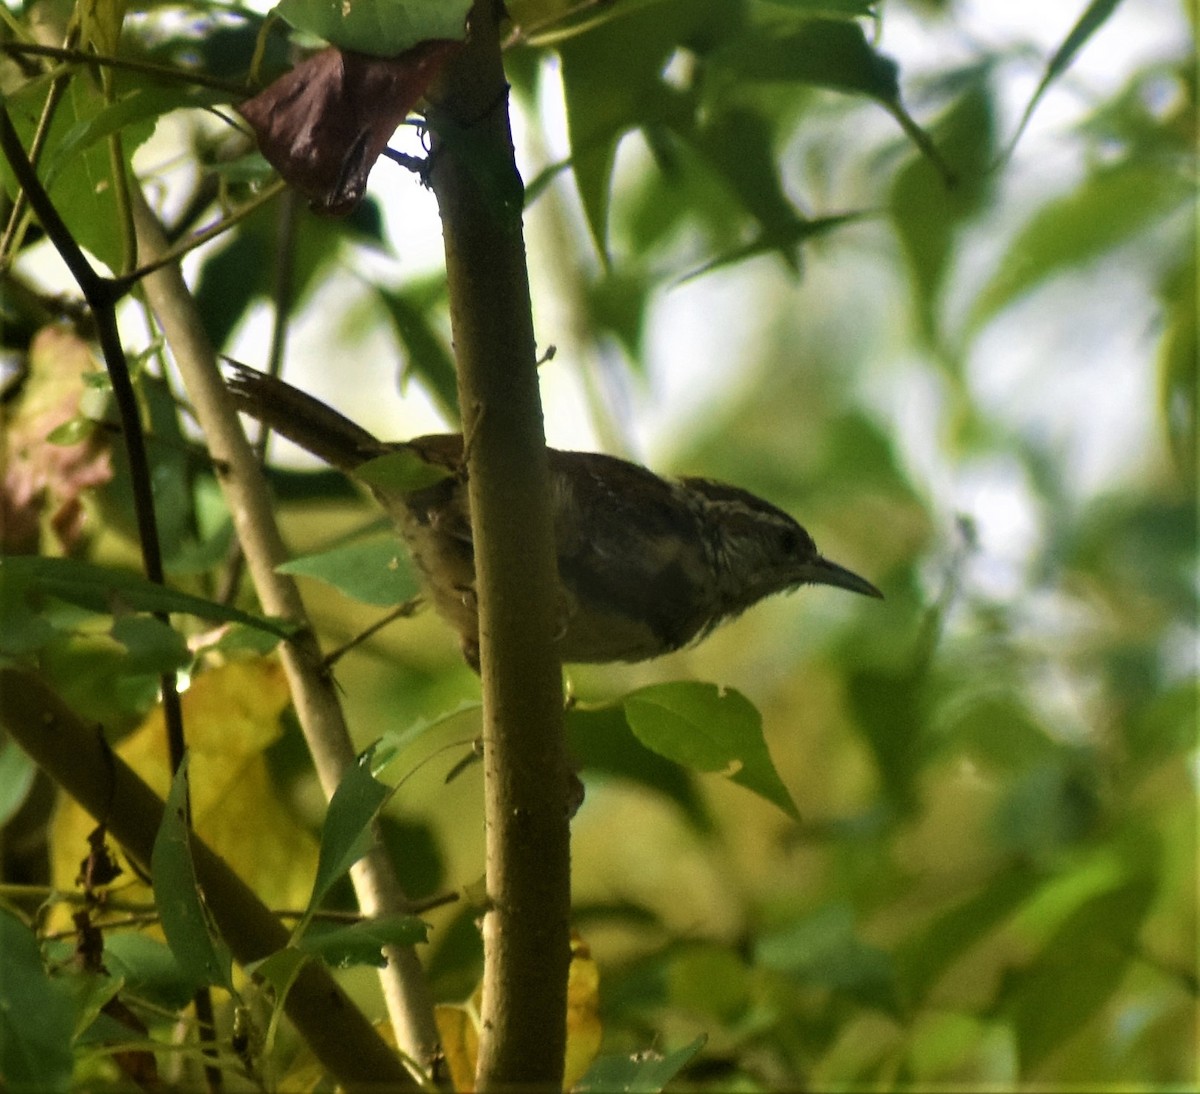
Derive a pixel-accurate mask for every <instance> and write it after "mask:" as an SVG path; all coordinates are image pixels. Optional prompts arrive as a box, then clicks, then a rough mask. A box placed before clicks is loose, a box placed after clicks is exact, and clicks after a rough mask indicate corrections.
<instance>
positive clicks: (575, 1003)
mask: <svg viewBox="0 0 1200 1094" xmlns="http://www.w3.org/2000/svg"><path fill="white" fill-rule="evenodd" d="M481 992H482V988H476V989H475V992H474V994H473V995H472V996H471V998H470V999H469V1000H468V1001H467V1002H466V1003H463V1004H450V1003H439V1004H438V1006H437V1008H436V1018H437V1027H438V1034H439V1036H440V1037H441V1041H442V1051H443V1052H444V1053H445V1055H446V1065H447V1067H448V1068H449V1070H450V1078H451V1080H452V1081H453V1083H454V1089H455V1090H473V1089H474V1088H475V1065H476V1062H477V1061H478V1059H479V1006H480V996H481ZM602 1033H603V1030H602V1027H601V1025H600V970H599V968H598V967H597V965H596V962H595V961H594V960H593V959H592V954H591V950H589V949H588V946H587V943H586V942H584V941H583V939H582V938H580V937H579V935H578V934H576V933H575V932H574V931H572V932H571V968H570V971H569V972H568V973H567V1056H566V1066H565V1068H564V1072H563V1088H564V1089H568V1090H569V1089H570V1088H571V1087H572V1086H574V1085H575V1083H577V1082H578V1081H579V1080H580V1079H581V1078H583V1076H584V1074H585V1073H586V1072H587V1069H588V1068H589V1067H591V1065H592V1061H593V1060H594V1059H595V1058H596V1053H597V1052H599V1051H600V1038H601V1034H602Z"/></svg>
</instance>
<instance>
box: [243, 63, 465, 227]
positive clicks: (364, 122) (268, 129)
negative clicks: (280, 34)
mask: <svg viewBox="0 0 1200 1094" xmlns="http://www.w3.org/2000/svg"><path fill="white" fill-rule="evenodd" d="M461 46H462V43H461V42H454V41H447V40H440V39H439V40H431V41H423V42H421V43H420V44H419V45H416V46H413V47H412V48H411V49H409V50H407V51H406V52H404V53H402V54H400V55H399V56H397V57H390V58H380V57H370V56H368V55H366V54H364V53H353V52H349V51H344V50H340V49H334V48H330V49H326V50H322V51H321V52H320V53H318V54H315V55H314V56H312V57H309V58H308V59H307V60H305V61H301V62H300V64H298V65H297V66H296V67H295V68H294V69H292V70H291V72H288V73H286V74H285V75H283V76H281V77H280V78H279V79H278V80H276V81H275V82H274V83H273V84H271V85H270V86H268V87H267V88H265V89H264V90H263V91H261V92H259V93H258V94H257V95H255V96H254V98H252V99H249V100H247V101H246V102H244V103H242V104H241V106H239V107H238V112H239V113H240V114H241V115H242V117H244V118H245V119H246V121H248V122H249V123H250V125H251V126H252V127H253V129H254V133H255V136H256V137H257V138H258V146H259V149H260V150H261V151H262V154H263V155H264V156H266V158H267V159H268V160H269V161H270V163H271V165H272V166H273V167H274V168H275V169H276V170H277V171H278V172H279V173H280V174H281V175H282V176H283V177H284V178H285V179H286V180H287V181H288V182H290V183H291V184H292V185H294V186H295V187H296V188H297V189H298V190H300V192H301V193H303V194H304V195H305V196H306V197H307V198H308V199H309V201H310V203H311V204H312V206H313V208H314V209H315V210H317V211H319V212H322V213H327V214H330V215H333V216H340V215H343V214H345V213H348V212H350V211H351V210H352V209H353V208H354V207H355V206H356V205H357V204H358V203H359V202H360V201H361V200H362V197H363V194H364V193H365V192H366V187H367V176H368V175H369V174H370V173H371V168H372V167H374V166H375V161H376V160H377V159H378V158H379V156H380V154H381V153H382V152H383V150H384V148H386V147H387V142H388V141H389V140H390V139H391V136H392V134H393V133H394V132H395V131H396V127H397V126H398V125H399V124H400V123H401V122H402V121H404V119H405V117H406V116H407V114H408V112H409V111H410V110H411V109H412V108H413V106H414V105H415V104H416V102H417V100H418V99H420V97H421V96H422V95H423V94H424V92H425V89H426V87H428V86H429V83H430V82H431V81H432V80H433V79H434V77H435V76H437V74H438V72H439V71H440V70H441V68H442V66H443V65H444V64H445V63H446V61H447V60H449V58H450V57H451V56H452V55H453V54H454V53H456V52H457V51H458V50H459V49H460V48H461Z"/></svg>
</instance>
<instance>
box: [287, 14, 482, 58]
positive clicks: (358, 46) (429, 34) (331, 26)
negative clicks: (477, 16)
mask: <svg viewBox="0 0 1200 1094" xmlns="http://www.w3.org/2000/svg"><path fill="white" fill-rule="evenodd" d="M470 7H471V2H470V0H356V2H355V3H353V4H331V3H329V0H281V2H280V4H279V5H278V7H277V8H276V9H275V10H276V11H278V12H279V14H280V15H282V16H283V18H284V19H286V20H287V21H288V22H289V23H291V24H292V26H294V27H296V28H297V29H298V30H306V31H308V32H309V33H310V34H315V35H316V36H317V37H318V38H324V39H325V40H326V41H327V42H329V43H330V44H331V45H335V46H340V47H341V48H342V49H352V50H356V51H357V52H359V53H369V54H372V55H373V56H375V57H395V56H396V55H397V54H400V53H403V52H404V51H405V50H406V49H411V48H412V47H413V46H415V45H416V44H417V43H418V42H424V41H426V40H428V39H430V38H454V39H460V38H463V37H465V36H466V21H467V12H468V11H469V10H470Z"/></svg>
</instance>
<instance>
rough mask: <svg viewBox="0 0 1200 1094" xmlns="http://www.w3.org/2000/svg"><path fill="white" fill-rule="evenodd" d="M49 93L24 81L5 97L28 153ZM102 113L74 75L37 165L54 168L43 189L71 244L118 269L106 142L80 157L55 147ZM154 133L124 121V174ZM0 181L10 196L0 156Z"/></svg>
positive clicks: (150, 126) (88, 87)
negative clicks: (54, 165) (65, 153)
mask: <svg viewBox="0 0 1200 1094" xmlns="http://www.w3.org/2000/svg"><path fill="white" fill-rule="evenodd" d="M48 91H49V78H47V77H41V78H38V79H35V80H30V81H29V82H28V83H26V84H25V85H24V86H23V87H20V88H18V89H17V90H16V91H15V92H12V93H11V94H8V95H6V97H5V106H6V107H7V108H8V110H9V112H10V114H11V116H12V120H13V125H14V126H15V127H16V130H17V133H18V134H19V135H20V137H21V140H22V143H23V144H24V146H25V148H26V149H28V148H29V146H30V143H31V141H32V139H33V134H34V133H35V132H36V131H37V130H38V127H39V117H40V115H41V109H42V104H43V102H44V101H45V98H46V95H47V93H48ZM105 109H106V104H105V102H104V98H103V96H102V95H100V93H99V92H98V91H96V90H94V89H93V87H92V84H91V81H90V79H89V78H88V76H87V75H86V74H84V73H82V70H81V71H80V73H78V74H76V75H75V76H74V77H73V78H72V79H71V80H70V81H69V83H68V84H67V89H66V92H65V94H64V95H63V97H62V99H61V101H60V102H59V105H58V109H57V111H56V112H55V114H54V118H53V121H52V123H51V125H50V129H49V133H48V136H47V138H46V142H45V145H44V149H43V157H44V158H43V162H50V163H54V162H57V163H58V168H57V170H56V171H55V173H54V175H53V177H52V178H51V180H50V182H49V183H48V184H47V190H48V192H49V194H50V198H51V200H52V201H53V202H54V206H55V208H56V209H57V210H58V213H59V215H60V216H61V217H62V218H63V220H64V221H65V222H66V225H67V227H68V228H69V229H70V230H71V235H72V236H73V237H74V239H75V241H76V242H77V243H78V244H79V245H80V246H81V247H83V248H84V249H85V250H87V251H89V252H91V254H93V255H95V256H96V257H97V258H98V259H100V261H101V262H103V263H105V264H106V265H107V266H108V267H109V268H110V269H119V268H120V265H121V256H122V241H121V236H120V223H121V221H120V218H119V216H118V214H117V205H116V197H115V190H116V188H115V187H114V186H113V182H112V162H111V159H110V156H109V148H108V144H107V142H104V141H99V142H93V143H91V144H90V146H89V147H87V148H86V149H85V150H84V151H83V152H81V153H78V154H71V155H65V156H62V157H61V158H60V157H59V148H60V147H61V145H62V143H63V142H64V141H65V140H67V139H68V138H69V139H70V140H72V141H73V142H74V141H76V140H78V139H79V138H78V136H77V134H78V133H81V132H83V129H77V128H76V127H84V128H86V127H88V126H89V125H90V124H91V123H92V122H93V121H94V120H95V119H96V118H97V116H98V115H100V114H102V113H103V112H104V111H105ZM153 132H154V121H153V119H152V118H149V117H142V118H139V119H136V120H127V121H126V122H125V123H124V128H123V129H122V130H121V138H122V141H121V152H122V155H123V157H124V161H123V169H124V170H126V171H128V170H129V169H130V159H131V157H132V156H133V153H134V151H135V150H136V149H137V148H138V146H139V145H141V144H142V143H144V142H145V141H146V140H148V139H149V138H150V136H151V135H152V133H153ZM0 181H2V182H3V184H4V186H5V187H6V189H7V190H8V192H9V195H10V196H13V195H14V194H15V192H16V180H15V179H14V178H13V176H12V173H11V171H10V170H9V168H8V163H7V160H5V159H4V158H3V157H0Z"/></svg>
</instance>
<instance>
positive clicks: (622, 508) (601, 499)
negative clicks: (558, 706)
mask: <svg viewBox="0 0 1200 1094" xmlns="http://www.w3.org/2000/svg"><path fill="white" fill-rule="evenodd" d="M228 386H229V390H230V392H231V394H232V395H233V398H234V402H235V405H236V406H237V409H238V410H239V411H241V412H243V413H245V414H247V415H249V416H250V417H252V418H256V419H258V420H259V421H261V422H263V423H264V424H265V425H267V426H269V427H270V428H271V429H273V430H275V431H276V432H278V433H280V434H282V435H283V436H284V437H287V438H288V439H289V440H291V441H292V442H294V443H295V444H297V445H299V446H300V447H301V448H304V449H306V450H308V451H309V452H311V453H313V454H314V455H316V456H318V457H319V458H321V459H322V460H324V461H325V462H327V463H330V464H332V465H333V466H334V467H337V468H339V469H340V470H342V471H344V472H346V473H347V474H349V475H351V476H353V475H354V472H355V470H356V469H357V468H358V467H360V466H361V465H362V464H364V463H365V462H366V461H368V460H372V459H374V458H376V457H379V456H383V455H387V454H388V453H392V452H400V451H407V452H409V453H411V454H412V455H414V456H416V457H417V458H418V459H419V461H420V462H421V463H422V464H425V465H427V466H428V467H429V468H431V469H432V470H433V471H434V472H444V475H438V474H434V475H433V476H432V478H433V479H434V481H433V482H432V483H431V484H422V485H418V486H415V487H414V488H412V489H405V490H398V489H384V488H381V487H377V486H373V487H372V490H373V492H374V493H375V495H376V497H377V498H378V499H379V501H380V502H381V503H382V504H383V506H384V507H385V508H386V509H387V510H388V512H389V514H390V515H391V517H392V519H393V521H394V522H395V524H396V527H397V529H398V531H399V533H400V535H401V537H402V538H403V539H404V541H405V543H406V544H407V546H408V549H409V551H410V552H411V554H412V557H413V560H414V562H415V563H416V566H417V568H418V570H419V571H420V573H421V578H422V583H423V585H424V589H425V592H426V595H427V596H428V598H429V600H430V601H431V602H432V603H433V606H434V608H435V609H436V610H437V612H438V614H439V615H441V616H442V618H443V619H444V620H445V621H446V622H447V623H449V624H450V626H451V627H453V628H454V630H455V631H456V632H457V634H458V636H459V640H460V643H461V645H462V649H463V654H464V656H465V657H466V659H467V661H468V662H469V663H470V664H471V665H472V667H474V668H476V669H478V657H479V639H478V635H479V620H478V615H477V608H476V600H475V560H474V549H473V545H472V541H471V519H470V511H469V503H468V499H467V484H466V467H465V465H464V462H463V439H462V436H461V434H433V435H430V436H426V437H417V438H415V439H414V440H411V441H404V442H395V443H389V442H384V441H380V440H378V439H377V438H375V437H374V436H372V435H371V434H370V433H368V432H367V431H366V430H365V429H362V428H361V427H360V426H358V425H355V424H354V423H353V422H351V421H350V420H349V419H347V418H345V417H343V416H342V415H341V414H339V413H338V412H337V411H335V410H334V409H333V408H332V407H329V406H327V405H326V404H324V403H322V402H321V401H320V400H318V399H315V398H313V397H312V396H310V395H307V394H305V393H304V392H302V391H300V390H299V389H297V388H295V387H293V386H292V385H290V384H288V383H285V382H284V381H282V380H279V379H276V378H274V377H271V376H268V375H266V374H264V373H260V372H256V371H254V370H253V369H248V368H245V367H242V366H239V367H238V368H237V370H236V371H235V372H234V373H233V375H232V376H231V378H230V379H229V382H228ZM548 457H549V463H550V483H551V491H552V498H551V504H552V510H553V513H554V532H555V539H556V545H557V554H558V574H559V579H560V582H561V586H562V597H563V601H564V610H563V622H562V627H561V631H560V634H559V636H558V647H559V648H558V652H559V655H560V657H561V659H562V660H563V661H564V662H585V661H586V662H606V661H643V660H646V659H648V658H651V657H658V656H659V655H661V654H664V653H669V652H671V651H672V650H677V649H680V648H682V647H684V646H687V645H689V644H691V643H694V642H697V641H699V640H700V639H702V638H703V637H704V636H705V635H707V634H708V633H709V632H710V631H712V630H713V628H714V627H716V626H718V625H719V624H721V623H723V622H725V621H726V620H729V619H732V618H734V617H735V616H737V615H740V614H741V613H742V612H744V611H745V610H746V609H747V608H749V607H750V606H751V605H753V604H756V603H757V602H758V601H760V600H762V599H763V598H764V597H767V596H771V595H773V594H774V593H780V592H786V591H790V590H792V589H796V588H799V587H800V586H801V585H832V586H835V587H836V588H839V589H848V590H850V591H851V592H855V593H861V594H863V595H864V596H872V597H882V595H883V594H882V593H881V592H880V591H879V590H878V589H877V588H875V586H874V585H872V584H871V583H870V582H869V581H867V580H866V579H865V578H862V577H859V576H858V575H857V574H855V573H852V572H851V571H850V570H847V569H846V568H845V567H843V566H839V565H838V564H837V563H836V562H831V561H830V560H829V559H827V558H824V557H823V556H822V555H821V554H820V552H819V551H818V550H817V547H816V544H814V543H813V540H812V537H811V536H810V535H809V534H808V533H807V532H806V531H805V530H804V529H803V528H802V527H801V526H800V525H799V524H797V523H796V521H794V520H793V519H792V518H791V517H790V516H788V514H787V513H785V512H783V510H781V509H777V508H776V507H775V506H774V505H771V504H770V503H769V502H766V501H763V500H762V499H761V498H759V497H756V496H755V495H754V494H751V493H750V492H749V491H747V490H742V489H739V488H738V487H736V486H727V485H725V484H724V483H719V482H714V481H712V480H710V479H703V478H680V479H666V478H662V477H660V476H658V475H656V474H654V473H653V472H652V471H649V470H647V469H646V468H644V467H641V466H639V465H638V464H635V463H630V462H629V461H627V460H622V459H618V458H616V457H615V456H606V455H602V454H598V453H593V452H565V451H560V450H558V449H553V448H552V449H548Z"/></svg>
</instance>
